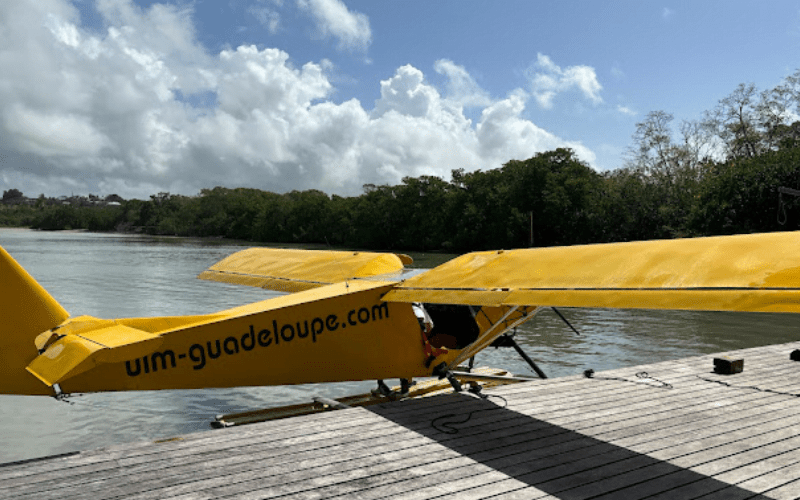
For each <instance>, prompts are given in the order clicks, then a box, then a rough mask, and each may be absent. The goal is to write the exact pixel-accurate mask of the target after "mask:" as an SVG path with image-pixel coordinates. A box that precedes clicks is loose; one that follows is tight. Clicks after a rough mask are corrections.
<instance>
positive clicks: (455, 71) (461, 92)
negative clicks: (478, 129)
mask: <svg viewBox="0 0 800 500" xmlns="http://www.w3.org/2000/svg"><path fill="white" fill-rule="evenodd" d="M433 69H434V70H436V72H437V73H439V74H440V75H446V76H447V77H448V78H449V82H448V83H447V98H448V99H450V100H452V101H455V102H457V103H458V104H460V105H461V106H464V107H478V106H487V105H488V104H490V103H491V99H490V98H489V94H488V93H487V92H486V91H485V90H483V89H482V88H481V87H480V86H479V85H478V83H477V82H476V81H475V80H474V79H473V78H472V76H471V75H470V74H469V73H467V70H466V69H465V68H464V67H463V66H459V65H457V64H456V63H454V62H453V61H450V60H448V59H439V60H438V61H436V63H435V64H434V66H433Z"/></svg>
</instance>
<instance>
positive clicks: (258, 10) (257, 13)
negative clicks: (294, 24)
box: [247, 5, 281, 35]
mask: <svg viewBox="0 0 800 500" xmlns="http://www.w3.org/2000/svg"><path fill="white" fill-rule="evenodd" d="M247 12H248V14H250V15H252V16H253V17H255V18H256V20H257V21H258V22H259V24H261V25H262V26H264V27H265V28H266V29H267V31H269V33H270V34H271V35H274V34H276V33H278V31H279V30H280V27H281V15H280V13H279V12H278V11H277V10H275V9H272V8H270V7H265V6H257V5H251V6H250V7H248V8H247Z"/></svg>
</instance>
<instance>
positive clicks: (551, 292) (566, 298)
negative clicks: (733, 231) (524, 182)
mask: <svg viewBox="0 0 800 500" xmlns="http://www.w3.org/2000/svg"><path fill="white" fill-rule="evenodd" d="M385 300H388V301H396V302H431V303H444V304H470V305H488V306H495V305H501V304H502V305H539V306H575V307H614V308H645V309H690V310H717V311H762V312H794V313H796V312H800V232H783V233H766V234H749V235H738V236H720V237H708V238H694V239H677V240H657V241H642V242H630V243H611V244H602V245H582V246H573V247H552V248H537V249H525V250H510V251H502V250H500V251H491V252H476V253H470V254H466V255H463V256H461V257H458V258H456V259H454V260H451V261H450V262H447V263H445V264H443V265H441V266H439V267H437V268H435V269H432V270H431V271H428V272H426V273H423V274H420V275H418V276H415V277H413V278H410V279H408V280H406V281H404V282H403V283H402V284H400V285H399V286H398V287H397V288H395V289H394V290H392V291H390V292H389V293H388V294H387V295H386V296H385Z"/></svg>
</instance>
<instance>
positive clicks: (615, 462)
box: [0, 343, 800, 500]
mask: <svg viewBox="0 0 800 500" xmlns="http://www.w3.org/2000/svg"><path fill="white" fill-rule="evenodd" d="M796 348H800V343H796V344H784V345H777V346H768V347H761V348H754V349H747V350H742V351H735V352H734V353H728V354H730V355H732V356H735V357H743V358H744V360H745V365H744V372H743V373H740V374H736V375H728V376H723V375H716V374H714V373H711V369H712V358H713V357H714V356H712V355H709V356H700V357H694V358H688V359H683V360H678V361H669V362H662V363H656V364H652V365H646V366H640V367H634V368H626V369H618V370H613V371H607V372H600V373H597V374H595V378H593V379H588V378H584V377H579V376H575V377H567V378H560V379H550V380H545V381H537V382H531V383H526V384H519V385H514V386H506V387H502V388H498V389H493V390H491V391H489V393H490V394H492V397H490V399H488V400H480V399H476V398H473V397H471V396H469V395H446V396H437V397H433V398H428V399H420V400H412V401H406V402H400V403H392V404H386V405H380V406H373V407H370V408H368V409H365V408H354V409H349V410H341V411H336V412H329V413H324V414H318V415H309V416H307V417H298V418H292V419H287V420H280V421H274V422H268V423H262V424H254V425H251V426H244V427H234V428H230V429H224V430H215V431H209V432H202V433H196V434H191V435H186V436H181V437H179V438H176V439H174V440H170V441H166V442H159V443H152V442H146V443H137V444H129V445H121V446H114V447H111V448H107V449H103V450H96V451H87V452H81V453H79V454H75V455H71V456H65V457H60V458H57V457H56V458H48V459H43V460H39V461H31V462H27V463H20V464H11V465H6V466H2V467H0V498H15V499H32V500H33V499H35V500H46V499H67V498H69V499H92V500H94V499H112V498H135V499H142V500H143V499H166V498H174V499H182V500H188V499H212V498H237V499H238V498H244V499H261V498H273V497H280V498H291V499H314V498H330V497H337V496H339V497H342V498H359V499H366V498H403V499H412V498H413V499H426V500H427V499H431V498H447V499H456V498H457V499H478V498H493V499H504V500H505V499H517V498H519V499H535V498H542V499H579V498H617V499H626V500H635V499H641V498H658V499H690V498H692V499H693V498H703V499H707V500H711V499H745V498H759V499H760V498H775V499H794V498H800V397H797V395H800V362H796V361H791V360H790V359H789V354H790V352H791V351H792V350H794V349H796ZM641 371H646V372H647V373H648V374H649V375H650V377H651V378H637V377H636V375H635V374H636V373H637V372H641ZM715 381H717V382H723V383H725V384H729V385H723V384H721V383H717V382H715ZM661 382H665V383H668V384H670V385H671V386H672V388H671V389H670V388H667V387H666V386H665V385H664V384H662V383H661Z"/></svg>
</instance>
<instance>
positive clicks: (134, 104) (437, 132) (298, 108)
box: [0, 0, 595, 198]
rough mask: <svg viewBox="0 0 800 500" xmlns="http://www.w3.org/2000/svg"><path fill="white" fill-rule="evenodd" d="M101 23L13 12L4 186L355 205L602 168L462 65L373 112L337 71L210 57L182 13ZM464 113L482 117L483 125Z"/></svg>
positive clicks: (445, 68) (39, 5)
mask: <svg viewBox="0 0 800 500" xmlns="http://www.w3.org/2000/svg"><path fill="white" fill-rule="evenodd" d="M98 10H99V11H100V12H101V14H102V15H103V16H104V22H105V24H106V25H107V26H108V28H107V31H106V32H105V33H103V34H97V33H90V32H87V31H86V30H83V29H82V28H81V25H80V19H79V14H78V13H77V11H76V10H75V9H74V8H73V7H72V6H71V5H70V4H69V3H68V2H66V1H64V0H20V1H17V2H0V67H3V68H4V70H3V72H2V73H0V181H1V182H2V184H3V189H9V188H12V187H14V188H18V189H21V190H22V191H23V192H25V193H26V194H27V195H29V196H35V195H36V194H38V193H46V194H48V195H53V196H55V195H61V194H67V193H70V192H75V193H84V194H88V193H95V194H110V193H117V194H119V195H121V196H123V197H126V198H128V197H139V198H147V197H148V196H149V195H151V194H154V193H157V192H160V191H169V192H172V193H181V194H189V195H191V194H196V193H197V192H199V190H200V189H202V188H208V187H214V186H228V187H239V186H246V187H255V188H259V189H267V190H272V191H276V192H285V191H288V190H292V189H320V190H322V191H325V192H327V193H336V194H340V195H356V194H359V193H360V192H361V186H362V185H363V184H366V183H373V184H395V183H399V182H400V180H401V179H402V177H403V176H407V175H410V176H419V175H423V174H425V175H438V176H441V177H443V178H449V175H450V172H451V170H452V169H456V168H465V169H466V170H474V169H479V168H480V169H490V168H496V167H499V166H500V165H502V164H503V163H505V162H507V161H508V160H510V159H525V158H529V157H531V156H533V155H534V154H535V153H537V152H541V151H545V150H549V149H553V148H556V147H571V148H573V149H574V150H575V151H576V152H577V153H578V155H579V156H580V157H581V158H582V159H583V160H585V161H587V162H589V163H592V162H594V159H595V157H594V154H593V153H592V151H590V150H589V149H588V148H586V147H584V146H583V145H582V144H580V143H578V142H570V141H566V140H563V139H561V138H559V137H557V136H555V135H553V134H551V133H549V132H547V131H545V130H543V129H541V128H539V127H537V126H536V125H535V124H534V123H532V122H531V121H530V120H528V119H526V118H525V117H524V116H523V114H524V111H525V108H526V105H527V102H528V99H529V95H528V94H527V93H526V92H523V91H515V92H512V93H511V94H510V95H509V96H507V97H506V98H503V99H499V100H492V99H490V98H489V96H488V94H487V93H486V92H485V91H483V90H482V89H481V88H480V87H479V86H478V85H477V84H476V82H475V81H474V79H473V78H472V77H471V76H470V75H469V73H468V72H467V71H466V70H465V69H464V68H463V67H461V66H459V65H457V64H455V63H453V62H452V61H447V60H441V61H438V62H437V63H436V65H435V67H434V69H435V71H437V72H439V73H440V74H443V75H446V76H447V77H448V79H449V83H448V84H447V85H446V89H445V90H444V93H440V91H439V90H438V89H437V88H436V87H434V86H433V85H431V84H430V83H428V82H427V81H426V78H425V74H424V73H423V71H422V70H420V69H419V68H416V67H414V66H411V65H406V66H402V67H400V68H397V69H396V71H395V72H394V73H393V74H389V75H386V79H385V80H383V81H381V82H379V85H380V97H379V98H378V99H377V100H376V101H375V103H374V106H372V107H370V108H366V107H365V106H364V105H363V104H362V103H361V102H359V101H357V100H355V99H351V100H346V101H344V102H339V103H336V102H334V101H333V100H332V99H331V96H332V95H333V94H334V93H335V92H336V89H335V88H334V86H333V84H332V83H331V80H330V79H329V77H328V71H329V69H330V65H331V63H330V62H329V61H320V62H308V63H306V64H303V65H302V66H296V65H295V64H293V63H292V60H291V58H290V56H289V54H287V53H286V52H284V51H282V50H279V49H275V48H257V47H255V46H240V47H237V48H231V49H227V50H223V51H221V52H220V53H218V54H213V55H212V54H208V53H206V52H205V51H204V49H203V48H202V46H201V45H200V43H199V42H198V41H197V39H196V34H195V32H194V28H193V26H192V24H191V12H189V11H187V10H185V9H183V8H178V7H168V6H163V5H153V6H152V7H150V8H148V9H140V8H138V7H135V6H133V5H132V4H131V3H130V2H126V1H114V2H112V1H110V0H107V1H106V0H104V1H100V2H99V3H98ZM12 42H13V43H12ZM377 85H378V82H376V86H377ZM465 106H473V107H478V110H479V111H480V118H479V119H478V120H476V121H477V123H472V121H471V120H470V119H468V118H467V117H466V116H465V115H464V112H463V109H464V107H465Z"/></svg>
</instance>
